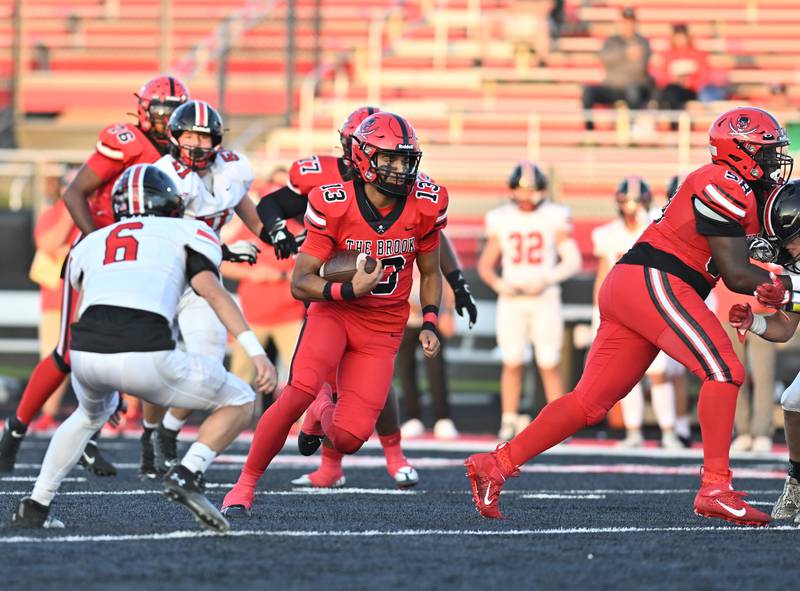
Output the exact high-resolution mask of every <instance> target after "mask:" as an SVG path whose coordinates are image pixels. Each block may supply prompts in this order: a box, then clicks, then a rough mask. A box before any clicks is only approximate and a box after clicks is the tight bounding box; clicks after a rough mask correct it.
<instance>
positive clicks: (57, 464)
mask: <svg viewBox="0 0 800 591" xmlns="http://www.w3.org/2000/svg"><path fill="white" fill-rule="evenodd" d="M100 424H101V425H102V423H100ZM97 428H98V425H97V424H96V423H92V421H91V419H90V418H89V415H87V414H86V413H85V412H84V411H83V410H82V409H81V408H80V407H79V408H78V409H77V410H76V411H75V412H74V413H72V414H71V415H70V417H69V418H68V419H67V420H66V421H64V422H63V423H61V425H60V426H59V428H58V429H56V432H55V433H53V438H52V439H51V440H50V445H48V446H47V453H46V454H45V456H44V460H43V461H42V470H41V472H39V477H38V478H37V479H36V484H35V485H34V486H33V492H32V493H31V498H32V499H33V500H34V501H36V502H37V503H40V504H42V505H44V506H46V507H49V506H50V503H51V502H52V501H53V499H54V498H55V496H56V493H57V492H58V488H59V487H60V486H61V481H62V480H64V477H65V476H66V475H67V474H69V473H70V471H71V470H72V469H73V468H74V467H75V464H77V463H78V460H79V459H80V457H81V454H83V450H84V448H85V447H86V444H87V443H89V440H90V439H91V438H92V435H94V433H95V431H97Z"/></svg>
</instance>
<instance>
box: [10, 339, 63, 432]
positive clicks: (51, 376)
mask: <svg viewBox="0 0 800 591" xmlns="http://www.w3.org/2000/svg"><path fill="white" fill-rule="evenodd" d="M65 377H67V374H66V373H64V372H63V371H61V368H60V367H59V366H58V364H57V363H56V360H55V358H54V357H53V356H52V355H48V356H47V357H45V358H44V359H42V360H41V361H40V362H39V363H38V364H37V365H36V367H35V368H34V369H33V373H32V374H31V379H30V381H28V385H27V386H25V391H24V392H23V393H22V400H20V403H19V406H17V418H18V419H19V420H20V421H21V422H23V423H24V424H26V425H28V424H29V423H30V422H31V421H32V420H33V417H35V416H36V413H38V412H39V411H40V410H41V409H42V407H43V406H44V403H45V402H47V399H48V398H50V396H52V394H53V392H55V391H56V388H58V386H59V385H60V384H61V382H63V381H64V378H65Z"/></svg>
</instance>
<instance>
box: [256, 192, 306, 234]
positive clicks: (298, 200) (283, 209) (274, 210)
mask: <svg viewBox="0 0 800 591" xmlns="http://www.w3.org/2000/svg"><path fill="white" fill-rule="evenodd" d="M306 205H308V198H307V197H305V196H303V195H298V194H297V193H295V192H294V191H292V190H291V189H290V188H289V187H281V188H280V189H278V190H277V191H273V192H272V193H268V194H267V195H264V196H263V197H262V198H261V201H259V202H258V205H257V206H256V211H258V217H259V218H261V223H262V224H264V227H265V228H271V227H272V226H274V225H275V223H276V222H278V221H279V220H288V219H290V218H294V217H297V216H299V215H303V214H304V213H305V211H306Z"/></svg>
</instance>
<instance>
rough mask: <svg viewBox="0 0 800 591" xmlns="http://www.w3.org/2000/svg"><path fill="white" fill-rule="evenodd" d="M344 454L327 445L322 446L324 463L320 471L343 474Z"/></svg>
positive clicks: (320, 466)
mask: <svg viewBox="0 0 800 591" xmlns="http://www.w3.org/2000/svg"><path fill="white" fill-rule="evenodd" d="M343 456H344V454H343V453H342V452H340V451H337V450H335V449H334V448H332V447H328V446H327V445H323V446H322V463H321V464H320V465H319V471H320V472H323V473H325V474H331V473H333V474H336V475H341V474H342V457H343Z"/></svg>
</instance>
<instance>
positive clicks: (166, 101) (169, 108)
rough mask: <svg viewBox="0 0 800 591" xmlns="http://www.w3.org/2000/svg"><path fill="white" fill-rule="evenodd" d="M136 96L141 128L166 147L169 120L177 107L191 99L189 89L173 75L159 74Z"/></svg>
mask: <svg viewBox="0 0 800 591" xmlns="http://www.w3.org/2000/svg"><path fill="white" fill-rule="evenodd" d="M136 98H137V99H139V105H138V107H137V113H136V114H137V116H138V118H139V128H140V129H141V130H142V131H144V132H145V133H147V134H148V135H150V137H152V138H153V139H154V140H155V141H156V142H158V143H159V144H163V145H164V146H165V147H166V146H167V145H168V143H169V141H168V138H167V121H169V118H170V116H171V115H172V112H173V111H174V110H175V109H177V108H178V107H180V106H181V105H182V104H183V103H185V102H186V101H188V100H189V89H188V88H186V85H185V84H184V83H183V82H181V81H180V80H178V79H177V78H174V77H173V76H158V77H156V78H153V79H152V80H150V81H149V82H147V83H146V84H145V85H144V86H142V88H140V89H139V92H138V93H136Z"/></svg>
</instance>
